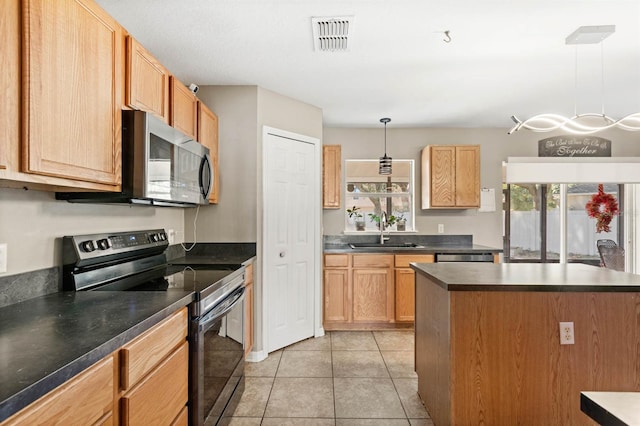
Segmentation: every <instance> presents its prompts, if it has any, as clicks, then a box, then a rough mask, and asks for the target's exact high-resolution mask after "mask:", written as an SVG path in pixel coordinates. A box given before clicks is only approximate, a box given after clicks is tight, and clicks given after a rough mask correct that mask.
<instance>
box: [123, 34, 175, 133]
mask: <svg viewBox="0 0 640 426" xmlns="http://www.w3.org/2000/svg"><path fill="white" fill-rule="evenodd" d="M126 77H127V86H126V89H127V90H126V94H125V95H126V103H127V105H128V106H130V107H131V108H134V109H138V110H142V111H148V112H152V113H154V114H155V115H157V116H158V117H160V118H162V119H163V120H164V122H165V123H169V71H167V69H166V68H165V67H163V66H162V64H161V63H160V62H158V61H157V60H156V59H155V58H154V57H153V56H151V54H150V53H149V52H147V50H146V49H145V48H144V47H143V46H142V45H141V44H140V43H138V41H137V40H136V39H134V38H133V37H131V36H129V37H127V75H126Z"/></svg>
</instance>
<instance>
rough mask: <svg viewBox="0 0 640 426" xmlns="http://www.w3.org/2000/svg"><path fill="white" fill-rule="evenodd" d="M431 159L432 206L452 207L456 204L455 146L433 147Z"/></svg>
mask: <svg viewBox="0 0 640 426" xmlns="http://www.w3.org/2000/svg"><path fill="white" fill-rule="evenodd" d="M430 149H431V157H430V163H431V164H430V170H431V183H430V185H431V191H430V193H431V206H432V207H452V206H455V204H456V181H455V161H456V148H455V146H432V147H431V148H430Z"/></svg>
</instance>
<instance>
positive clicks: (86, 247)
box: [80, 240, 96, 253]
mask: <svg viewBox="0 0 640 426" xmlns="http://www.w3.org/2000/svg"><path fill="white" fill-rule="evenodd" d="M80 248H81V249H82V251H84V252H86V253H91V252H92V251H94V250H95V249H96V246H95V244H93V241H91V240H88V241H83V242H81V243H80Z"/></svg>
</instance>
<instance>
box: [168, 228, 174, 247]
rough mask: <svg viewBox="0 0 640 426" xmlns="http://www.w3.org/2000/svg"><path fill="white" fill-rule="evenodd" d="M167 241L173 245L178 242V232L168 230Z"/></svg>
mask: <svg viewBox="0 0 640 426" xmlns="http://www.w3.org/2000/svg"><path fill="white" fill-rule="evenodd" d="M167 237H168V238H167V239H168V240H169V244H173V243H174V241H175V240H176V231H174V230H173V229H167Z"/></svg>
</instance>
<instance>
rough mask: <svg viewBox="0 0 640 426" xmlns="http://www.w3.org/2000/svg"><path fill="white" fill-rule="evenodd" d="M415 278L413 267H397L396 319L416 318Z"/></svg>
mask: <svg viewBox="0 0 640 426" xmlns="http://www.w3.org/2000/svg"><path fill="white" fill-rule="evenodd" d="M415 278H416V274H415V272H413V269H405V268H402V269H396V283H395V284H396V321H413V320H414V319H415V294H414V292H415Z"/></svg>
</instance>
